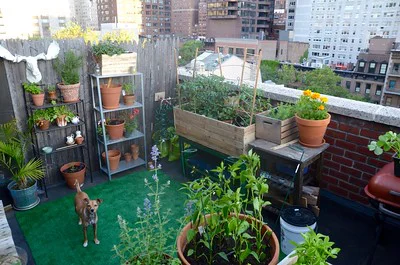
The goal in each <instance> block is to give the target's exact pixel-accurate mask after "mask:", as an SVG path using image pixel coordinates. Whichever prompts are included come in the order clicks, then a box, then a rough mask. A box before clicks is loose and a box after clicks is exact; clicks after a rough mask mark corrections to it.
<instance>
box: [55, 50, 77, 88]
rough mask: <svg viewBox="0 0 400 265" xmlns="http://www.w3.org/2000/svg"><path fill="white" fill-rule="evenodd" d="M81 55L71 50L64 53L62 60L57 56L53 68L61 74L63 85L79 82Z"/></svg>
mask: <svg viewBox="0 0 400 265" xmlns="http://www.w3.org/2000/svg"><path fill="white" fill-rule="evenodd" d="M82 64H83V62H82V56H77V55H75V53H74V52H73V51H72V50H69V51H68V52H66V53H65V58H64V62H61V60H60V59H59V58H56V60H55V61H54V69H55V70H56V72H57V73H58V75H60V76H61V79H62V82H63V83H64V85H73V84H78V83H79V68H80V67H82Z"/></svg>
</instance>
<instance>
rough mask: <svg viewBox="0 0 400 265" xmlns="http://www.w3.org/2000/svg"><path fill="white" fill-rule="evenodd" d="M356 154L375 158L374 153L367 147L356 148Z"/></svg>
mask: <svg viewBox="0 0 400 265" xmlns="http://www.w3.org/2000/svg"><path fill="white" fill-rule="evenodd" d="M356 150H357V153H360V154H362V155H366V156H370V157H376V155H375V154H374V152H371V151H369V149H368V147H366V146H361V145H360V146H358V147H357V149H356Z"/></svg>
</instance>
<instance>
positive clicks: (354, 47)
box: [287, 0, 400, 66]
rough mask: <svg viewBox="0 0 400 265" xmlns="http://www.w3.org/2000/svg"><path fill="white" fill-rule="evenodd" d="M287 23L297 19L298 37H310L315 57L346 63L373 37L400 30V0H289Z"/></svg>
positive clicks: (310, 56) (294, 29)
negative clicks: (291, 17) (292, 18)
mask: <svg viewBox="0 0 400 265" xmlns="http://www.w3.org/2000/svg"><path fill="white" fill-rule="evenodd" d="M291 4H294V8H293V10H294V12H293V13H291V8H290V6H291ZM291 14H293V16H294V22H291V20H290V19H289V16H291ZM287 23H288V26H289V23H294V24H293V25H291V26H293V34H294V37H293V40H294V41H306V39H305V38H307V37H308V41H309V43H310V49H309V58H310V59H311V60H316V59H318V58H319V59H320V58H323V62H324V63H325V64H329V65H344V66H346V65H348V64H349V63H352V64H354V63H355V62H356V61H357V55H358V53H359V52H360V51H361V50H362V49H365V48H367V47H368V42H369V39H371V38H373V37H375V36H382V37H384V38H396V36H397V35H398V34H400V32H399V26H398V25H400V0H358V1H348V0H336V1H327V0H312V1H311V0H296V1H295V0H289V9H288V22H287ZM288 29H289V30H290V28H289V27H288Z"/></svg>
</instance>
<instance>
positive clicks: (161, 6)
mask: <svg viewBox="0 0 400 265" xmlns="http://www.w3.org/2000/svg"><path fill="white" fill-rule="evenodd" d="M178 1H179V0H178ZM142 2H143V5H142V20H143V29H142V33H141V35H142V36H145V37H147V38H156V37H168V36H170V35H171V0H162V1H157V0H142ZM182 2H186V0H185V1H182Z"/></svg>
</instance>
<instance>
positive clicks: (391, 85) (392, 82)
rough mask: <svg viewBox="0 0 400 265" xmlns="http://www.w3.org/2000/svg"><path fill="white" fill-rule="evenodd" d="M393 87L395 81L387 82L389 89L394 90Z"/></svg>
mask: <svg viewBox="0 0 400 265" xmlns="http://www.w3.org/2000/svg"><path fill="white" fill-rule="evenodd" d="M395 86H396V81H395V80H390V81H389V89H394V87H395Z"/></svg>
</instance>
